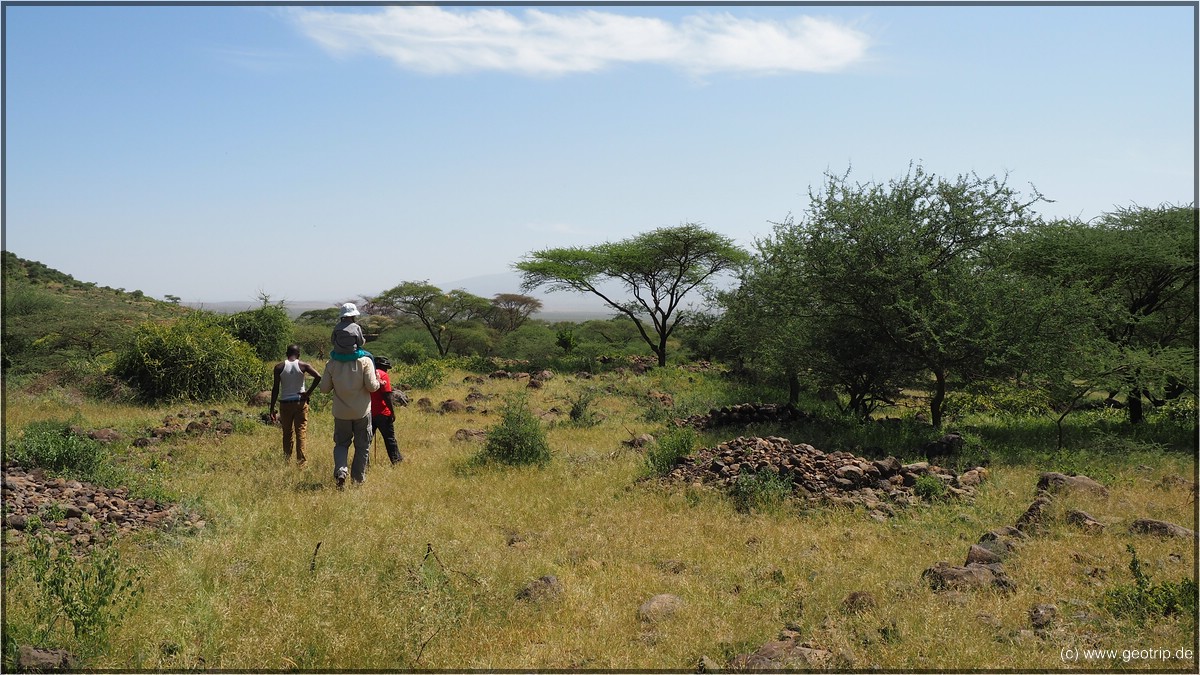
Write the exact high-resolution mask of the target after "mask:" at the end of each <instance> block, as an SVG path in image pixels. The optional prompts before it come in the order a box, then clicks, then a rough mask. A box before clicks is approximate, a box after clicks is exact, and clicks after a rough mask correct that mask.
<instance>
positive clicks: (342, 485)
mask: <svg viewBox="0 0 1200 675" xmlns="http://www.w3.org/2000/svg"><path fill="white" fill-rule="evenodd" d="M349 473H350V470H349V469H347V468H346V467H344V466H343V467H342V468H340V469H338V470H337V473H335V474H333V476H334V478H336V479H337V489H339V490H345V489H346V475H347V474H349Z"/></svg>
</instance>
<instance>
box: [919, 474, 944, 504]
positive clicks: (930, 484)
mask: <svg viewBox="0 0 1200 675" xmlns="http://www.w3.org/2000/svg"><path fill="white" fill-rule="evenodd" d="M913 494H915V495H916V496H918V497H920V498H921V499H924V500H926V501H932V500H934V499H939V498H941V497H943V496H945V494H946V484H945V483H943V482H942V479H941V478H938V477H937V476H931V475H929V474H925V475H924V476H917V482H916V483H914V484H913Z"/></svg>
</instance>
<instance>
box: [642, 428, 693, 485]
mask: <svg viewBox="0 0 1200 675" xmlns="http://www.w3.org/2000/svg"><path fill="white" fill-rule="evenodd" d="M696 441H697V436H696V431H695V430H694V429H692V428H691V427H676V428H674V429H671V430H670V431H667V432H665V433H662V434H660V435H659V437H658V442H657V443H655V444H654V446H653V447H651V448H650V449H649V450H647V451H646V468H647V469H648V470H649V471H650V473H651V474H653V475H662V474H665V473H666V472H668V471H670V470H671V469H672V468H673V467H674V466H675V463H676V462H678V461H679V459H680V458H683V457H687V456H688V455H690V454H692V451H693V450H694V449H695V448H696Z"/></svg>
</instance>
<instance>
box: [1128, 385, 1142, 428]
mask: <svg viewBox="0 0 1200 675" xmlns="http://www.w3.org/2000/svg"><path fill="white" fill-rule="evenodd" d="M1125 403H1126V405H1127V406H1128V407H1129V423H1130V424H1141V423H1142V422H1143V421H1145V419H1146V417H1145V413H1144V412H1143V410H1142V393H1141V392H1139V391H1137V390H1136V389H1135V390H1133V391H1131V392H1129V396H1128V397H1126V400H1125Z"/></svg>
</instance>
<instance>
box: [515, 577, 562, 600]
mask: <svg viewBox="0 0 1200 675" xmlns="http://www.w3.org/2000/svg"><path fill="white" fill-rule="evenodd" d="M562 592H563V588H562V584H560V583H559V582H558V577H556V576H554V575H553V574H548V575H546V576H544V577H541V578H538V579H534V580H533V581H531V582H529V584H528V585H527V586H525V588H522V589H521V590H519V591H517V599H518V600H529V601H531V602H542V601H545V600H555V599H557V598H558V597H559V596H561V595H562Z"/></svg>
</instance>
